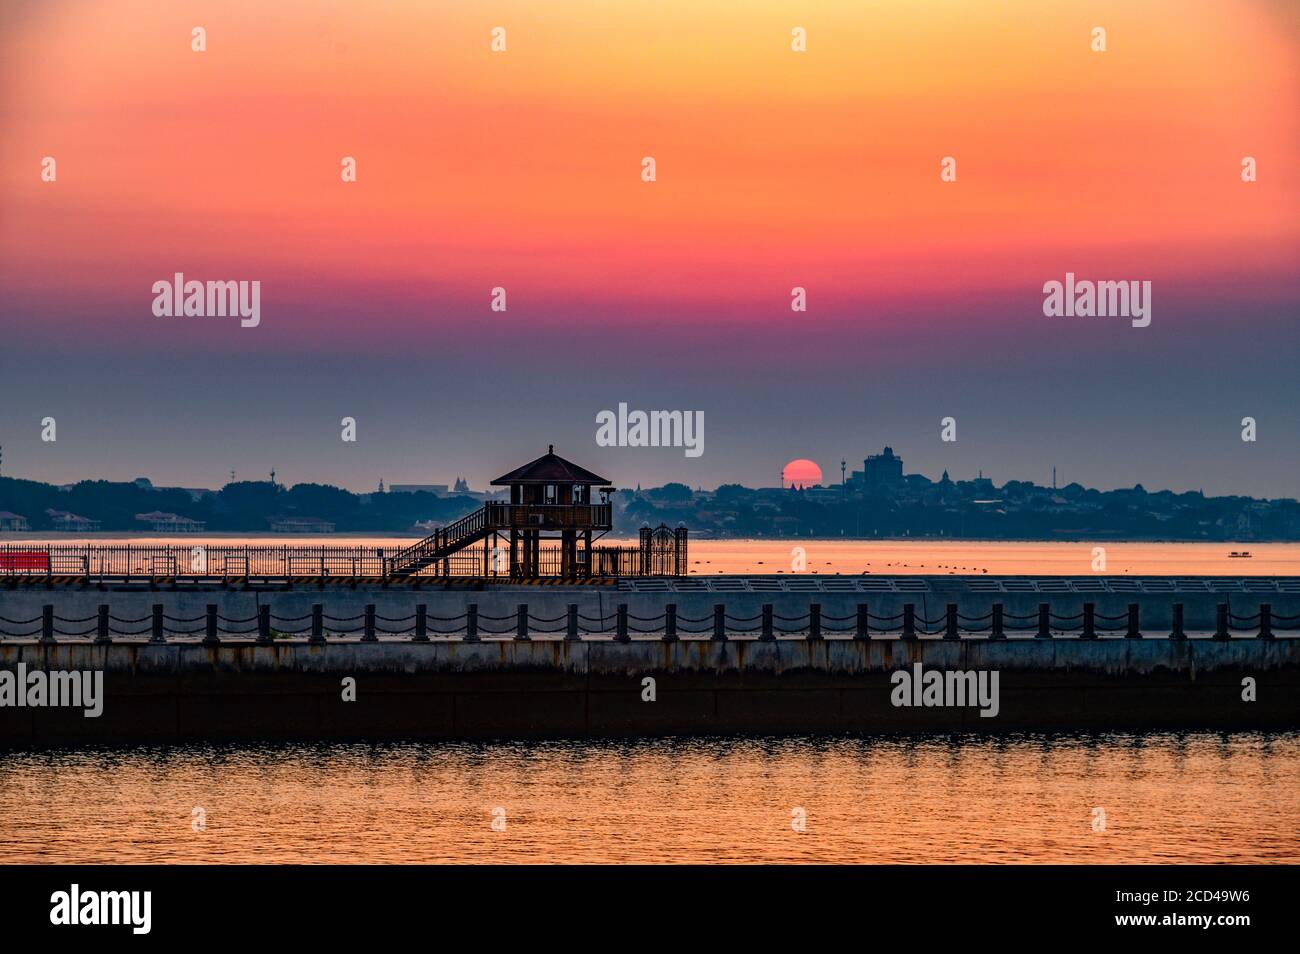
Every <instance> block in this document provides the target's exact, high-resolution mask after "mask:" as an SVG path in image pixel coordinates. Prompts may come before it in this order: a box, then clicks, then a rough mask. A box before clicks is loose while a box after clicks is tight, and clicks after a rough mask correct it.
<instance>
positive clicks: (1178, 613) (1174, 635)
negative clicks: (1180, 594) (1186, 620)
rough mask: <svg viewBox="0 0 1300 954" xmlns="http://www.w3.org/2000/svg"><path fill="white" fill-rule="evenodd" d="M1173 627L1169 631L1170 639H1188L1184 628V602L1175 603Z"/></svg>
mask: <svg viewBox="0 0 1300 954" xmlns="http://www.w3.org/2000/svg"><path fill="white" fill-rule="evenodd" d="M1173 617H1174V619H1173V623H1174V625H1173V629H1172V630H1171V631H1170V633H1169V638H1170V639H1186V638H1187V633H1186V632H1185V631H1184V630H1183V604H1182V603H1175V604H1174V606H1173Z"/></svg>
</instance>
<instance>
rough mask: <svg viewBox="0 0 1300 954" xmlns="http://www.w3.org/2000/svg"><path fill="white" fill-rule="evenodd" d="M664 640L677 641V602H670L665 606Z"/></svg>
mask: <svg viewBox="0 0 1300 954" xmlns="http://www.w3.org/2000/svg"><path fill="white" fill-rule="evenodd" d="M664 642H666V643H675V642H677V604H676V603H669V604H668V605H667V606H665V607H664Z"/></svg>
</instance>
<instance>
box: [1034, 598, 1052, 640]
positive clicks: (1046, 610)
mask: <svg viewBox="0 0 1300 954" xmlns="http://www.w3.org/2000/svg"><path fill="white" fill-rule="evenodd" d="M1034 638H1035V639H1051V638H1052V604H1051V603H1039V604H1038V632H1036V633H1034Z"/></svg>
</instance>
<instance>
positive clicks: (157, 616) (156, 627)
mask: <svg viewBox="0 0 1300 954" xmlns="http://www.w3.org/2000/svg"><path fill="white" fill-rule="evenodd" d="M149 642H151V643H165V642H167V637H166V636H164V635H163V605H162V604H161V603H154V604H153V622H152V626H151V628H150V634H149Z"/></svg>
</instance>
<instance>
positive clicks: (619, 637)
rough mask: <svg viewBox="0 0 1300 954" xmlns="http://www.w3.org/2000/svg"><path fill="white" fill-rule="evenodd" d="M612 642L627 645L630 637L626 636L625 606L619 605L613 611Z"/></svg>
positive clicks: (630, 639) (624, 604)
mask: <svg viewBox="0 0 1300 954" xmlns="http://www.w3.org/2000/svg"><path fill="white" fill-rule="evenodd" d="M614 641H615V642H617V643H628V642H631V641H632V637H631V636H629V635H628V634H627V604H626V603H619V604H618V608H617V609H616V610H615V618H614Z"/></svg>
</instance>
